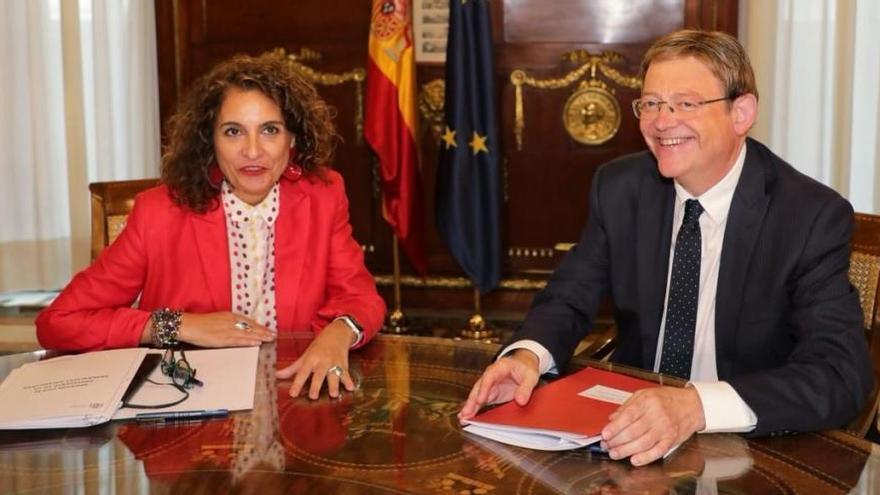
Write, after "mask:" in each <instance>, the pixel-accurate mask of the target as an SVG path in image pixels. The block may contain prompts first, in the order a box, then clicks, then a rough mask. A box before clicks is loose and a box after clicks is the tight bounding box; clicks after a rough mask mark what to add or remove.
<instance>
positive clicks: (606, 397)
mask: <svg viewBox="0 0 880 495" xmlns="http://www.w3.org/2000/svg"><path fill="white" fill-rule="evenodd" d="M578 395H580V396H582V397H586V398H588V399H596V400H601V401H603V402H610V403H612V404H617V405H620V404H623V403H624V402H626V401H627V399H629V398H630V397H631V396H632V392H627V391H626V390H619V389H616V388H611V387H606V386H605V385H593V386H592V387H590V388H588V389H586V390H583V391H581V392H580V393H579V394H578Z"/></svg>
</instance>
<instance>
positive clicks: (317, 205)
mask: <svg viewBox="0 0 880 495" xmlns="http://www.w3.org/2000/svg"><path fill="white" fill-rule="evenodd" d="M327 180H328V181H329V183H325V182H323V181H322V180H320V179H317V178H312V179H305V178H304V179H301V180H298V181H296V182H290V181H288V180H286V179H282V180H281V182H280V185H281V191H280V201H279V202H280V209H281V211H280V212H279V214H278V219H277V220H276V224H275V301H276V303H275V304H276V306H277V308H276V309H277V318H278V319H277V321H278V330H279V332H285V331H297V330H298V331H302V330H305V329H311V331H312V332H314V333H316V334H317V333H318V332H320V331H321V330H322V329H323V328H324V327H325V326H326V325H327V324H328V323H329V322H330V321H331V320H332V319H333V318H335V317H337V316H339V315H351V316H352V317H354V318H355V319H356V320H357V321H358V322H359V323H360V324H361V326H363V329H364V334H365V339H364V342H366V341H367V340H369V339H370V338H371V337H373V336H374V335H375V334H376V332H377V331H378V330H379V327H380V326H381V325H382V319H383V317H384V314H385V303H384V302H383V301H382V299H381V298H380V297H379V295H378V293H377V292H376V285H375V283H374V281H373V278H372V276H370V274H369V272H367V269H366V267H365V266H364V257H363V252H362V250H361V247H360V245H358V243H357V242H355V240H354V238H353V237H352V230H351V225H350V224H349V222H348V199H347V198H346V196H345V186H344V184H343V181H342V176H341V175H339V174H338V173H337V172H334V171H328V172H327ZM230 277H231V275H230V268H229V248H228V244H227V239H226V220H225V218H224V215H223V209H222V208H215V209H213V210H210V211H208V212H207V213H204V214H197V213H194V212H193V211H191V210H189V209H187V208H184V207H180V206H177V205H176V204H174V202H173V201H172V200H171V197H170V191H169V190H168V188H167V187H166V186H164V185H160V186H157V187H155V188H152V189H149V190H147V191H144V192H143V193H141V194H139V195H138V196H137V200H136V202H135V205H134V208H133V209H132V211H131V214H130V215H129V217H128V220H127V224H126V227H125V229H124V230H123V231H122V233H121V234H120V236H119V238H118V239H117V240H116V241H115V242H114V243H113V244H112V245H111V246H109V247H108V248H107V249H105V250H104V251H103V252H102V253H101V256H100V257H99V258H98V259H97V260H96V261H95V262H94V263H93V264H92V265H91V266H90V267H88V268H86V269H85V270H83V271H82V272H80V273H79V274H77V275H76V276H75V277H74V278H73V280H71V282H70V283H69V284H68V285H67V287H66V288H65V289H64V291H62V292H61V294H60V295H59V296H58V298H57V299H56V300H55V302H53V303H52V305H51V306H49V307H48V308H46V309H45V310H44V311H43V312H41V313H40V314H39V316H38V317H37V321H36V324H37V338H38V339H39V341H40V344H41V345H42V346H43V347H45V348H50V349H68V350H93V349H105V348H114V347H133V346H137V345H139V342H140V338H141V333H142V331H143V328H144V325H145V324H146V322H147V320H148V319H149V318H150V312H151V311H153V310H155V309H157V308H163V307H168V308H173V309H178V310H182V311H184V312H192V313H210V312H215V311H229V310H230V308H231V299H232V295H231V287H230ZM138 297H140V302H139V303H138V304H137V305H135V306H132V305H133V304H134V303H135V301H137V299H138Z"/></svg>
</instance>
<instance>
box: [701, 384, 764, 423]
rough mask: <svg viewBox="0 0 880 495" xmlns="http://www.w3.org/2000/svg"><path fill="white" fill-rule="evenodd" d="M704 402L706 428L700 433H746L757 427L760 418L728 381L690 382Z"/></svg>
mask: <svg viewBox="0 0 880 495" xmlns="http://www.w3.org/2000/svg"><path fill="white" fill-rule="evenodd" d="M688 386H692V387H694V388H695V389H696V390H697V394H698V395H699V396H700V401H701V402H702V403H703V416H704V417H705V419H706V428H705V429H704V430H702V431H700V432H699V433H745V432H748V431H752V430H754V429H755V426H757V424H758V418H757V416H755V413H754V411H752V409H751V408H750V407H749V406H748V404H746V403H745V401H744V400H742V397H740V396H739V394H738V393H736V390H734V389H733V387H732V386H730V384H729V383H727V382H690V383H688Z"/></svg>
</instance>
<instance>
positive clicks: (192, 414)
mask: <svg viewBox="0 0 880 495" xmlns="http://www.w3.org/2000/svg"><path fill="white" fill-rule="evenodd" d="M228 415H229V410H228V409H200V410H197V411H174V412H152V413H138V414H135V415H134V418H135V419H136V420H137V421H138V423H152V422H163V421H192V420H199V419H211V418H225V417H226V416H228Z"/></svg>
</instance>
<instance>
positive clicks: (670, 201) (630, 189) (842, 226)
mask: <svg viewBox="0 0 880 495" xmlns="http://www.w3.org/2000/svg"><path fill="white" fill-rule="evenodd" d="M746 146H747V149H746V158H745V164H744V166H743V170H742V175H741V176H740V180H739V183H738V184H737V187H736V191H735V193H734V196H733V201H732V203H731V205H730V212H729V215H728V219H727V227H726V230H725V233H724V241H723V247H722V251H721V264H720V268H719V275H718V291H717V298H716V301H715V341H716V343H715V345H716V348H715V352H716V360H717V368H718V378H719V379H720V380H724V381H727V382H728V383H730V384H731V385H732V386H733V388H734V389H735V390H736V391H737V393H739V395H740V396H741V397H742V398H743V400H745V402H746V403H747V404H748V405H749V407H751V408H752V410H753V411H754V412H755V414H756V415H757V417H758V424H757V428H756V430H755V433H756V434H764V433H768V432H773V431H778V430H794V431H808V430H817V429H823V428H830V427H838V426H841V425H843V424H845V423H846V422H847V421H849V420H851V419H852V418H853V417H854V416H855V415H856V414H857V413H858V411H859V408H860V407H861V405H862V403H863V401H864V399H865V397H866V395H867V394H868V393H869V391H870V390H871V387H872V384H873V373H872V365H871V360H870V357H869V355H868V350H867V343H866V339H865V337H864V334H863V331H862V313H861V309H860V307H859V300H858V295H857V293H856V291H855V289H854V288H853V287H852V285H850V283H849V279H848V277H847V269H848V266H849V239H850V235H851V233H852V228H853V211H852V207H851V206H850V204H849V203H848V202H847V201H846V200H845V199H843V198H842V197H840V196H839V195H838V194H837V193H836V192H834V191H832V190H831V189H829V188H827V187H825V186H823V185H821V184H819V183H817V182H816V181H814V180H812V179H810V178H809V177H807V176H805V175H803V174H801V173H799V172H798V171H796V170H795V169H794V168H792V167H791V166H790V165H789V164H787V163H785V162H784V161H783V160H782V159H780V158H779V157H777V156H776V155H774V154H773V153H772V152H770V150H769V149H767V148H766V147H765V146H764V145H762V144H760V143H758V142H757V141H754V140H751V139H749V140H748V141H747V144H746ZM674 200H675V190H674V186H673V183H672V181H671V180H669V179H665V178H663V177H662V176H661V175H660V174H659V172H658V171H657V164H656V161H655V159H654V157H653V156H652V155H651V154H650V153H649V152H643V153H638V154H634V155H629V156H625V157H623V158H620V159H618V160H615V161H613V162H611V163H608V164H606V165H604V166H603V167H601V168H600V169H599V170H598V171H597V172H596V175H595V176H594V178H593V184H592V189H591V192H590V212H589V218H588V221H587V225H586V227H585V229H584V231H583V234H582V235H581V238H580V241H579V242H578V244H577V246H576V247H575V248H574V249H573V250H572V251H571V252H570V253H569V254H568V255H567V256H566V257H565V259H564V260H563V261H562V263H561V265H560V266H559V268H558V269H557V270H556V272H555V273H554V275H553V277H552V278H551V280H550V282H549V284H548V285H547V288H546V289H545V290H544V291H542V292H541V293H539V294H538V295H537V296H535V300H534V302H533V304H532V308H531V309H530V311H529V314H528V315H527V316H526V320H525V322H524V323H523V326H522V328H520V330H519V331H518V332H517V333H516V334H515V335H514V338H513V340H514V341H515V340H522V339H533V340H535V341H537V342H539V343H541V344H542V345H543V346H544V347H546V348H547V349H548V350H549V351H550V352H551V354H552V355H553V358H554V360H555V361H556V364H557V366H558V367H559V369H560V370H562V369H564V368H565V366H566V364H567V363H568V360H569V359H570V357H571V353H572V351H573V350H574V348H575V346H576V345H577V343H578V341H580V339H581V338H583V336H584V335H585V334H586V332H587V331H588V329H590V328H591V327H592V326H593V322H594V317H595V314H596V310H597V307H598V305H599V302H600V300H601V299H602V298H603V297H604V296H605V295H606V294H610V295H611V298H612V300H613V302H614V317H615V320H616V322H617V326H618V337H617V340H618V341H617V348H616V350H615V352H614V354H613V356H612V358H611V359H612V361H614V362H619V363H624V364H628V365H632V366H637V367H640V368H645V369H653V366H654V357H655V355H656V351H657V337H658V334H659V331H660V319H661V317H662V314H663V304H664V299H665V293H666V277H667V273H668V263H669V248H670V240H671V235H672V216H673V208H674Z"/></svg>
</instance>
